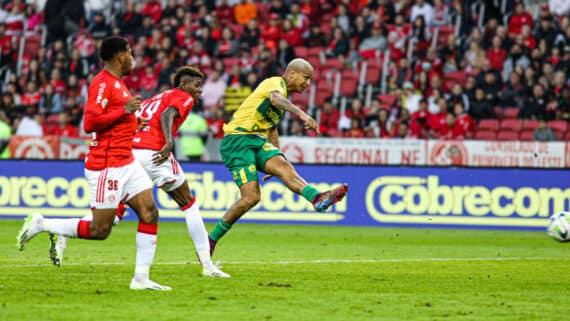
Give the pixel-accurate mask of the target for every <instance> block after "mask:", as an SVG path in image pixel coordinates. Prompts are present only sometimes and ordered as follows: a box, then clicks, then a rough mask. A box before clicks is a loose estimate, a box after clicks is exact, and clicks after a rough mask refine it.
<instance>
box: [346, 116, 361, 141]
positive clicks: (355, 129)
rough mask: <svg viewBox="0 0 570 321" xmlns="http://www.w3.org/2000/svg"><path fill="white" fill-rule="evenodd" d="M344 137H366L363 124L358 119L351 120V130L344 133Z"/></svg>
mask: <svg viewBox="0 0 570 321" xmlns="http://www.w3.org/2000/svg"><path fill="white" fill-rule="evenodd" d="M344 137H352V138H362V137H364V130H363V129H362V122H361V121H360V119H359V118H357V117H352V118H351V119H350V129H349V130H348V131H346V132H345V133H344Z"/></svg>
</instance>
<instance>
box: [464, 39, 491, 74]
mask: <svg viewBox="0 0 570 321" xmlns="http://www.w3.org/2000/svg"><path fill="white" fill-rule="evenodd" d="M484 62H485V51H483V49H481V47H480V46H479V43H478V42H476V41H471V42H470V43H469V49H468V50H467V51H466V52H465V56H464V57H463V63H462V66H463V68H465V70H467V71H479V70H481V69H482V68H483V63H484Z"/></svg>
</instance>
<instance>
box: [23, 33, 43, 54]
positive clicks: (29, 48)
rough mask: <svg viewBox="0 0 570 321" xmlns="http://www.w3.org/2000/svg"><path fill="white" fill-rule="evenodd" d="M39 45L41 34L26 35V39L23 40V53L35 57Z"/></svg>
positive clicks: (40, 44) (40, 43)
mask: <svg viewBox="0 0 570 321" xmlns="http://www.w3.org/2000/svg"><path fill="white" fill-rule="evenodd" d="M41 46H42V36H40V35H35V34H31V35H29V36H26V40H25V42H24V55H26V56H28V57H36V56H37V55H38V51H39V50H40V47H41Z"/></svg>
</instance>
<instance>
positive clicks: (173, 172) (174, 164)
mask: <svg viewBox="0 0 570 321" xmlns="http://www.w3.org/2000/svg"><path fill="white" fill-rule="evenodd" d="M156 153H157V151H155V150H150V149H133V155H135V159H136V160H137V161H138V162H139V163H140V164H141V165H142V167H143V168H144V170H145V171H146V173H147V174H148V176H150V179H152V180H153V181H154V183H155V184H156V186H157V187H158V188H161V189H162V190H163V191H165V192H170V191H173V190H175V189H177V188H178V187H180V185H182V184H183V183H184V181H185V180H186V176H184V172H183V171H182V168H181V167H180V164H178V161H177V160H176V159H175V158H174V156H173V155H172V153H170V156H169V157H168V159H167V160H166V161H164V162H163V163H162V164H160V165H158V166H157V165H154V164H153V163H152V155H154V154H156Z"/></svg>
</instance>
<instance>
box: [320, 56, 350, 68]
mask: <svg viewBox="0 0 570 321" xmlns="http://www.w3.org/2000/svg"><path fill="white" fill-rule="evenodd" d="M321 69H322V70H330V69H336V70H343V69H344V64H343V63H342V61H340V60H339V59H334V58H329V59H327V60H326V61H325V63H324V64H322V67H321Z"/></svg>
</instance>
